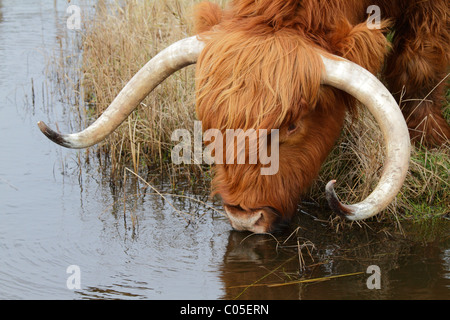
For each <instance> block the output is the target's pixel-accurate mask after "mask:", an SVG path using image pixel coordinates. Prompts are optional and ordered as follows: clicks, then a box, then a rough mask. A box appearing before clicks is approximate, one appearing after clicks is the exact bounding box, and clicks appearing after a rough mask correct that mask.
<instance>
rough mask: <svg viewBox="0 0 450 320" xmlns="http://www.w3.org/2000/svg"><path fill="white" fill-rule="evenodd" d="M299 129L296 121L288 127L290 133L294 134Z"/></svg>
mask: <svg viewBox="0 0 450 320" xmlns="http://www.w3.org/2000/svg"><path fill="white" fill-rule="evenodd" d="M295 131H297V125H296V124H295V123H291V124H290V125H289V127H288V134H293V133H294V132H295Z"/></svg>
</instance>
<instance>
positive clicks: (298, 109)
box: [39, 0, 450, 233]
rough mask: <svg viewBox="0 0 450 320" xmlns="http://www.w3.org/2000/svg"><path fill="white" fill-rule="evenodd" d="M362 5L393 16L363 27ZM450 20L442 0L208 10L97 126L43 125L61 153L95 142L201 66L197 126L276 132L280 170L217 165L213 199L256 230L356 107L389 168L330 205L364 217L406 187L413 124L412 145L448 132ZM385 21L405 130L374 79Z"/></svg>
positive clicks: (268, 3) (288, 205)
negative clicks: (65, 131) (191, 33)
mask: <svg viewBox="0 0 450 320" xmlns="http://www.w3.org/2000/svg"><path fill="white" fill-rule="evenodd" d="M369 5H378V6H379V8H380V10H381V13H382V17H383V18H385V19H389V20H383V21H381V23H380V28H379V29H370V28H369V27H368V23H366V22H365V19H366V17H367V14H366V11H367V10H366V9H367V7H368V6H369ZM449 16H450V14H449V7H448V1H446V0H435V1H421V0H420V1H419V0H408V1H407V0H393V1H392V0H391V1H386V0H367V1H365V0H346V1H343V0H258V1H250V0H233V1H231V3H230V6H229V8H228V9H227V10H225V11H221V10H220V9H219V8H218V7H217V6H216V5H212V4H208V3H203V4H201V5H199V7H198V8H197V10H196V27H197V31H198V34H199V36H198V37H193V38H188V39H185V40H182V41H180V42H178V43H176V44H174V45H172V46H171V47H169V48H168V49H166V50H165V51H163V52H161V53H160V54H158V55H157V56H156V57H155V58H154V59H152V60H151V61H150V62H149V63H148V64H147V65H146V66H145V67H144V68H143V69H142V70H141V71H140V72H139V73H138V74H137V75H136V76H135V77H134V78H133V79H132V80H131V81H130V83H129V84H128V85H127V86H126V87H125V88H124V89H123V90H122V92H121V93H120V94H119V95H118V97H117V98H116V99H115V100H114V101H113V102H112V104H111V106H110V107H109V108H108V109H107V110H106V111H105V113H104V114H103V115H102V116H101V117H100V118H99V119H98V120H97V121H96V122H95V123H94V124H93V125H92V126H90V127H89V128H87V129H86V130H84V131H83V132H81V133H78V134H72V135H60V134H57V133H55V132H54V131H52V130H51V129H49V128H48V127H47V126H46V125H45V124H43V123H39V126H40V128H41V130H42V131H43V132H44V133H45V134H46V135H47V136H48V137H49V138H50V139H52V140H53V141H55V142H57V143H59V144H61V145H63V146H66V147H70V148H85V147H88V146H91V145H93V144H96V143H98V142H99V141H101V140H103V139H104V138H105V137H106V136H107V135H109V134H110V133H111V132H112V131H113V130H115V129H116V128H117V127H118V126H119V125H120V124H121V123H122V122H123V121H124V120H125V119H126V118H127V116H128V115H129V114H130V113H131V112H132V111H133V110H134V109H135V107H136V106H137V105H138V104H139V102H140V101H142V100H143V99H144V97H146V96H147V95H148V94H149V93H150V92H151V91H152V90H153V89H154V88H155V87H156V86H157V85H158V84H159V83H161V82H162V81H163V80H164V79H165V78H167V77H168V76H169V75H171V74H172V73H173V72H175V71H177V70H179V69H181V68H183V67H185V66H187V65H189V64H192V63H196V62H198V64H197V114H198V117H199V119H200V120H201V121H202V122H203V125H204V128H203V129H205V130H206V129H211V128H214V129H219V130H221V131H222V132H225V130H226V129H242V130H247V129H278V130H279V154H280V157H281V159H280V160H281V161H280V167H279V172H278V173H277V174H275V175H269V176H265V175H261V174H259V173H260V169H261V167H262V166H263V165H262V164H261V163H259V164H245V165H241V164H239V165H218V166H217V167H216V175H215V179H214V188H215V192H216V193H218V194H220V195H221V197H222V199H223V202H224V206H225V210H226V212H227V215H228V217H229V219H230V221H231V223H232V225H233V227H234V228H235V229H237V230H250V231H253V232H258V233H261V232H270V231H274V230H276V228H277V227H278V226H280V225H283V224H285V223H287V222H288V221H289V220H290V219H291V218H292V216H293V214H294V213H295V211H296V208H297V204H298V201H299V199H300V196H301V194H302V192H304V191H305V189H306V188H308V186H309V185H310V184H311V182H312V180H313V179H314V178H315V177H316V176H317V174H318V171H319V169H320V167H321V164H322V162H323V161H324V160H325V158H326V157H327V155H328V153H329V152H330V150H331V148H332V146H333V144H334V143H335V140H336V138H337V136H338V135H339V133H340V130H341V128H342V125H343V121H344V116H345V113H346V111H347V110H350V111H352V110H355V101H356V100H359V101H360V102H362V103H363V104H364V105H366V106H367V108H368V109H369V110H370V112H371V113H372V114H373V115H374V117H375V119H376V120H377V122H378V123H379V125H380V129H381V130H382V132H383V135H384V138H385V144H386V148H387V158H386V167H385V170H384V172H383V175H382V177H381V180H380V182H379V184H378V186H377V187H376V189H375V190H374V191H373V193H372V194H371V195H370V196H369V197H368V198H367V199H365V200H364V201H362V202H361V203H358V204H355V205H350V206H349V205H343V204H341V203H340V202H339V201H338V200H337V197H336V195H335V193H334V190H333V185H334V183H335V182H334V181H332V182H330V183H329V185H328V186H327V198H328V200H329V203H330V205H331V207H332V208H333V210H334V211H335V212H337V213H340V214H343V215H345V216H347V217H348V218H349V219H352V220H358V219H365V218H368V217H371V216H373V215H375V214H377V213H378V212H380V211H381V210H382V209H384V208H385V207H386V206H387V205H388V204H389V203H390V202H391V201H392V200H393V199H394V198H395V196H396V195H397V193H398V191H399V189H400V187H401V186H402V184H403V181H404V179H405V176H406V173H407V169H408V161H409V146H410V140H409V134H408V127H409V132H410V133H411V136H412V137H413V138H414V139H416V140H417V139H418V138H419V136H422V134H424V137H423V138H424V141H425V142H426V143H427V144H442V143H443V142H444V141H445V140H446V139H447V138H448V137H449V136H450V129H449V126H448V124H447V123H446V122H445V120H444V118H443V116H442V112H441V110H440V107H439V103H440V101H441V100H442V99H443V94H444V93H443V91H444V90H443V88H444V84H443V83H441V84H439V83H440V81H441V80H442V79H444V78H445V73H446V69H447V64H448V57H449V52H450V50H449V43H450V36H449V30H448V17H449ZM389 24H391V25H392V26H393V28H394V31H395V36H394V40H393V53H391V54H390V55H388V59H387V60H386V64H387V67H386V68H385V69H386V71H385V74H384V78H385V79H386V81H387V83H388V86H389V87H390V89H391V91H392V92H393V93H394V94H396V95H399V94H400V93H401V91H402V89H404V93H405V95H404V97H403V99H404V100H405V101H406V103H405V104H404V107H403V113H404V116H405V117H406V123H405V118H404V117H403V115H402V113H401V112H400V110H399V108H398V106H397V104H396V101H395V99H394V98H393V97H392V96H391V94H390V93H389V92H388V91H387V90H386V89H385V88H384V86H383V85H382V84H381V83H380V82H379V81H378V80H377V79H376V78H375V77H374V76H373V75H372V74H371V73H370V72H372V73H377V72H378V71H380V69H381V66H382V65H383V63H384V61H385V57H386V56H387V51H388V50H387V48H388V44H387V41H386V38H385V36H384V35H383V32H384V31H385V30H386V29H387V27H388V25H389ZM337 56H340V57H344V58H346V59H342V58H340V57H337ZM366 70H368V71H370V72H368V71H366ZM430 92H431V94H429V93H430ZM428 94H429V95H428ZM425 96H427V99H426V100H424V101H420V102H418V101H417V99H418V98H423V97H425Z"/></svg>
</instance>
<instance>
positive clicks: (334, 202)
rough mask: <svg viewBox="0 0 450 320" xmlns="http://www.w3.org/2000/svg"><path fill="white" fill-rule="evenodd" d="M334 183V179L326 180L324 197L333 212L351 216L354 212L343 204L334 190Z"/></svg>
mask: <svg viewBox="0 0 450 320" xmlns="http://www.w3.org/2000/svg"><path fill="white" fill-rule="evenodd" d="M335 184H336V180H331V181H330V182H328V184H327V186H326V189H325V190H326V198H327V201H328V205H329V206H330V208H331V210H333V212H334V213H336V214H338V215H341V216H344V217H348V216H352V215H353V214H354V212H353V210H352V209H351V208H350V207H348V206H345V205H343V204H342V203H341V202H340V201H339V199H338V197H337V195H336V192H335V191H334V185H335Z"/></svg>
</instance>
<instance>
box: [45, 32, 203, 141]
mask: <svg viewBox="0 0 450 320" xmlns="http://www.w3.org/2000/svg"><path fill="white" fill-rule="evenodd" d="M203 48H204V43H203V42H202V41H200V40H198V39H197V37H196V36H194V37H190V38H186V39H183V40H180V41H178V42H176V43H174V44H172V45H171V46H169V47H168V48H167V49H165V50H163V51H161V52H160V53H159V54H158V55H156V56H155V57H154V58H153V59H151V60H150V61H149V62H148V63H147V64H146V65H145V66H144V67H143V68H142V69H141V70H140V71H139V72H138V73H137V74H136V75H135V76H134V77H133V78H132V79H131V80H130V82H129V83H128V84H127V85H126V86H125V87H124V88H123V89H122V91H121V92H120V93H119V95H118V96H117V97H116V98H115V99H114V101H113V102H112V103H111V105H110V106H109V107H108V108H107V109H106V110H105V112H104V113H103V114H102V115H101V116H100V117H99V118H98V119H97V121H95V122H94V123H93V124H92V125H91V126H89V127H88V128H87V129H85V130H83V131H82V132H79V133H75V134H67V135H62V134H59V133H57V132H55V131H53V130H52V129H50V128H49V127H48V126H47V125H46V124H45V123H43V122H38V126H39V129H40V130H41V131H42V132H43V133H44V134H45V135H46V136H47V137H48V138H49V139H50V140H52V141H53V142H55V143H57V144H59V145H62V146H64V147H66V148H72V149H83V148H87V147H90V146H93V145H95V144H97V143H99V142H101V141H102V140H103V139H105V138H106V137H107V136H108V135H109V134H111V133H112V132H113V131H114V130H115V129H117V127H118V126H119V125H120V124H121V123H122V122H123V121H125V119H126V118H127V117H128V116H129V115H130V114H131V113H132V112H133V111H134V109H136V107H137V106H138V105H139V103H140V102H141V101H142V100H144V98H145V97H146V96H148V95H149V94H150V92H152V90H153V89H154V88H155V87H157V86H158V85H159V84H160V83H161V82H162V81H164V80H165V79H166V78H167V77H168V76H170V75H171V74H173V73H174V72H175V71H177V70H180V69H182V68H184V67H186V66H188V65H190V64H194V63H196V62H197V59H198V57H199V55H200V53H201V51H202V50H203Z"/></svg>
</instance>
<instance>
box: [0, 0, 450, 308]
mask: <svg viewBox="0 0 450 320" xmlns="http://www.w3.org/2000/svg"><path fill="white" fill-rule="evenodd" d="M55 3H56V1H55V2H53V1H44V0H41V1H39V0H27V1H22V2H18V1H13V0H0V101H1V103H0V150H1V151H0V299H92V298H101V299H117V298H118V299H223V298H227V299H234V298H237V299H449V298H450V237H449V236H450V234H449V230H450V228H449V226H450V225H449V221H448V220H441V221H423V222H420V223H415V224H407V223H402V224H401V226H402V229H400V228H399V227H398V225H396V224H395V223H392V224H390V223H387V224H380V223H377V222H370V223H368V224H367V225H363V226H362V227H360V226H358V225H353V226H351V227H350V226H349V225H345V226H341V227H340V228H339V230H338V231H337V232H336V224H335V225H331V224H330V223H329V222H327V219H328V216H329V212H328V211H327V209H326V208H324V209H322V210H320V209H317V208H310V207H304V208H303V210H304V211H305V212H307V213H308V214H304V213H303V214H299V217H298V221H295V223H294V225H293V227H292V228H291V229H290V230H287V231H286V232H285V233H283V234H279V235H276V236H269V235H264V236H262V235H253V236H251V235H249V234H247V233H238V232H234V231H232V230H231V228H230V226H229V224H228V222H227V221H226V219H225V218H224V217H223V216H221V215H220V214H219V213H217V212H216V211H214V210H212V209H211V208H209V207H208V206H214V205H215V204H213V203H211V202H210V201H209V200H208V196H207V190H206V188H204V187H200V188H196V189H197V190H195V191H193V192H191V193H188V194H187V193H185V195H186V196H189V197H191V198H195V199H196V200H194V199H189V198H185V197H178V196H173V195H165V196H164V197H165V198H163V197H161V195H158V194H155V192H154V190H153V189H152V188H151V187H149V186H147V185H146V184H145V183H143V182H142V181H140V180H139V179H136V178H133V177H132V176H131V175H129V176H128V179H127V182H126V184H125V188H118V187H115V186H114V184H111V183H110V179H109V177H108V176H107V175H105V173H104V172H103V171H102V170H99V168H98V164H97V162H95V161H91V163H90V164H85V163H84V162H83V161H82V160H80V158H84V157H85V154H84V153H83V151H81V152H77V151H70V150H63V149H62V148H60V147H58V146H56V145H54V144H52V143H51V142H49V141H48V140H47V139H46V138H45V137H44V136H43V135H42V134H41V133H40V132H39V130H38V128H37V126H36V123H37V121H39V120H44V121H46V122H47V123H49V124H52V125H53V124H54V123H58V126H59V129H60V130H61V131H65V132H67V131H74V130H75V129H77V128H73V127H71V126H70V125H69V123H72V122H71V121H70V120H71V119H72V118H73V117H76V115H73V113H71V104H73V103H74V102H73V101H65V100H64V99H61V94H60V93H58V92H56V90H55V86H54V85H53V84H51V81H49V78H52V79H55V78H57V76H55V74H53V70H52V68H51V67H49V57H52V56H54V52H60V51H59V48H61V47H70V43H69V44H68V43H66V42H64V41H65V40H61V39H64V38H63V37H62V36H67V35H69V38H71V37H72V36H73V35H71V33H70V32H76V31H68V30H67V29H66V19H67V17H68V15H67V14H66V12H65V11H66V8H67V6H68V4H67V3H66V1H57V4H55ZM75 38H76V37H75ZM55 48H56V51H55ZM66 55H67V56H66V58H67V57H68V56H70V52H69V53H67V52H66ZM68 60H71V62H70V63H75V62H76V59H74V58H73V59H72V58H71V59H65V61H68ZM72 60H73V61H72ZM69 80H70V81H74V82H76V81H77V79H76V76H74V78H72V79H69ZM59 81H67V79H66V80H64V79H61V80H59ZM149 180H151V181H152V182H151V183H152V186H153V187H155V188H156V189H157V190H159V191H160V192H170V190H171V189H170V188H169V183H168V181H165V179H163V178H162V179H159V178H158V179H155V177H153V178H152V179H150V178H149ZM181 187H182V186H181ZM186 189H187V190H192V189H191V188H186ZM197 200H200V201H202V202H198V201H197ZM173 206H174V207H175V208H177V210H179V211H182V212H178V211H175V210H174V208H173ZM217 209H220V208H217ZM297 226H300V228H298V229H297ZM73 265H75V266H78V267H79V271H80V273H79V276H80V277H79V280H80V288H79V289H77V288H73V287H71V283H72V282H70V280H71V279H73V278H71V277H72V276H73V275H74V274H72V273H67V268H68V267H69V266H73ZM370 266H375V269H373V267H372V269H370V268H369V267H370ZM368 269H369V271H370V273H367V271H368ZM371 270H378V271H379V274H378V273H376V272H375V273H374V272H373V271H371ZM378 275H379V277H378ZM68 280H69V285H68ZM72 284H73V283H72ZM378 285H379V288H380V289H376V288H375V289H370V288H371V287H376V286H378Z"/></svg>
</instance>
